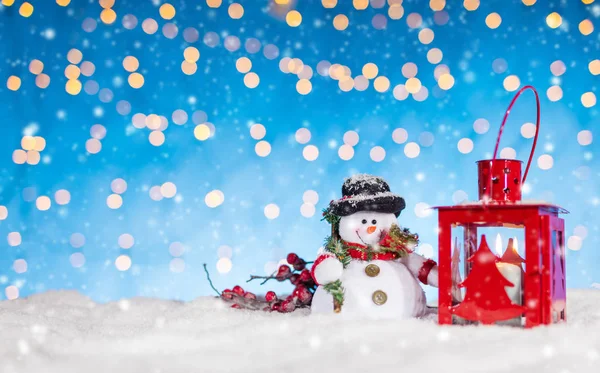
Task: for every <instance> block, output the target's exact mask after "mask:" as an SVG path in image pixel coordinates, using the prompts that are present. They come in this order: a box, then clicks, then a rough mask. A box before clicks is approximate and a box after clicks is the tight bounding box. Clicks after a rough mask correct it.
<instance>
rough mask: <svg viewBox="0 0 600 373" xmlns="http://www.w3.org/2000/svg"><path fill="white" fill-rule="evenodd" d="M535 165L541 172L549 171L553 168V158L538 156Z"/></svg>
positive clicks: (546, 155)
mask: <svg viewBox="0 0 600 373" xmlns="http://www.w3.org/2000/svg"><path fill="white" fill-rule="evenodd" d="M537 165H538V167H539V168H540V169H541V170H549V169H551V168H552V166H554V158H552V156H551V155H550V154H543V155H540V156H539V157H538V159H537Z"/></svg>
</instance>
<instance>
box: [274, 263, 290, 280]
mask: <svg viewBox="0 0 600 373" xmlns="http://www.w3.org/2000/svg"><path fill="white" fill-rule="evenodd" d="M291 272H292V270H291V269H290V267H288V266H286V265H285V264H282V265H280V266H279V269H278V270H277V275H275V277H276V278H277V280H278V281H283V280H285V279H286V277H287V276H288V275H289V274H290V273H291Z"/></svg>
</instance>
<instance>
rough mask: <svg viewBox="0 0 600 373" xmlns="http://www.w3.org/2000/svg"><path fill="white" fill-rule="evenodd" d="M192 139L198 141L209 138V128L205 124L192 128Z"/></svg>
mask: <svg viewBox="0 0 600 373" xmlns="http://www.w3.org/2000/svg"><path fill="white" fill-rule="evenodd" d="M194 137H195V138H196V139H198V140H200V141H204V140H207V139H208V138H209V137H210V127H209V126H207V125H206V124H199V125H197V126H196V128H194Z"/></svg>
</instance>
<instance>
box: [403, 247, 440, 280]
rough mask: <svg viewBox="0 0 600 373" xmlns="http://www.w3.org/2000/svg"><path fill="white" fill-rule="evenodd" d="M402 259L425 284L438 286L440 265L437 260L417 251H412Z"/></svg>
mask: <svg viewBox="0 0 600 373" xmlns="http://www.w3.org/2000/svg"><path fill="white" fill-rule="evenodd" d="M400 260H401V261H402V263H404V265H405V266H406V267H407V268H408V270H409V271H410V272H411V273H412V274H413V276H415V277H416V278H418V279H419V281H421V282H422V283H423V284H425V285H431V286H433V287H436V288H437V287H438V266H437V263H436V262H435V261H433V260H431V259H425V258H424V257H422V256H421V255H419V254H415V253H410V254H408V256H405V257H404V258H402V259H400Z"/></svg>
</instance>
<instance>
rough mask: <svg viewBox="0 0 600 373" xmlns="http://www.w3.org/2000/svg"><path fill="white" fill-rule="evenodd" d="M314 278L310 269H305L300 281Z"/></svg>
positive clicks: (309, 280)
mask: <svg viewBox="0 0 600 373" xmlns="http://www.w3.org/2000/svg"><path fill="white" fill-rule="evenodd" d="M312 280H313V278H312V276H311V275H310V271H309V270H308V269H305V270H303V271H302V272H300V282H305V283H306V282H312Z"/></svg>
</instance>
